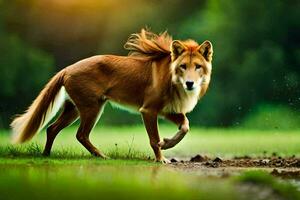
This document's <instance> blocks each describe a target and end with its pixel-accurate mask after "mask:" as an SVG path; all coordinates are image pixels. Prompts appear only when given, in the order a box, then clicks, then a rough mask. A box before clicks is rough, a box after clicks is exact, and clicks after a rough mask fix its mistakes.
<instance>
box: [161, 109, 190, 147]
mask: <svg viewBox="0 0 300 200" xmlns="http://www.w3.org/2000/svg"><path fill="white" fill-rule="evenodd" d="M165 118H166V119H168V120H170V121H172V122H174V123H175V124H177V125H178V126H179V131H178V132H177V133H176V134H175V135H174V136H173V137H172V138H164V140H163V141H161V142H160V143H159V146H160V147H161V149H169V148H172V147H174V146H175V145H176V144H178V143H179V142H180V141H181V140H182V139H183V138H184V136H185V135H186V133H187V132H188V131H189V129H190V127H189V120H188V118H187V117H186V116H185V114H182V113H172V114H167V115H165Z"/></svg>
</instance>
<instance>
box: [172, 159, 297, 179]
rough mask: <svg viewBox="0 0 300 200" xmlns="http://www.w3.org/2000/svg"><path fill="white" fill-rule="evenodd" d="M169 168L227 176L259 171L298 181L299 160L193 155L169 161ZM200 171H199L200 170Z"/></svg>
mask: <svg viewBox="0 0 300 200" xmlns="http://www.w3.org/2000/svg"><path fill="white" fill-rule="evenodd" d="M171 162H172V163H171V166H172V167H174V168H176V169H181V170H185V171H192V172H193V173H195V172H198V173H199V174H203V175H208V176H209V175H212V176H222V177H224V176H229V175H232V174H238V173H240V172H241V171H245V170H250V169H260V170H265V171H268V172H270V174H272V175H274V176H277V177H282V178H292V179H299V180H300V158H296V157H295V156H293V157H286V158H282V157H278V156H272V157H261V158H260V157H258V158H252V157H249V156H243V157H235V158H232V159H222V158H219V157H215V158H210V157H207V156H204V155H200V154H198V155H195V156H194V157H192V158H189V159H176V158H172V159H171ZM200 169H201V170H200Z"/></svg>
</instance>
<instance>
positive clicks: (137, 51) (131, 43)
mask: <svg viewBox="0 0 300 200" xmlns="http://www.w3.org/2000/svg"><path fill="white" fill-rule="evenodd" d="M171 43H172V37H171V36H170V35H169V34H168V33H167V31H165V32H163V33H160V34H158V35H157V34H155V33H152V32H150V31H148V30H146V29H142V30H141V32H140V33H134V34H131V35H130V37H129V38H128V40H127V42H126V43H125V45H124V48H125V49H127V50H129V53H128V56H138V57H147V58H149V59H151V60H155V59H159V58H163V57H166V56H169V55H170V53H171V52H170V46H171Z"/></svg>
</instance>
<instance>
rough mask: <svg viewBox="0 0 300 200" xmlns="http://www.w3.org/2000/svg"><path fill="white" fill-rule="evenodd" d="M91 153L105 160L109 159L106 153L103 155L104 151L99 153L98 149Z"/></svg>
mask: <svg viewBox="0 0 300 200" xmlns="http://www.w3.org/2000/svg"><path fill="white" fill-rule="evenodd" d="M93 155H94V156H96V157H99V158H102V159H105V160H107V159H110V157H108V156H107V155H105V154H104V153H101V152H99V151H96V152H94V153H93Z"/></svg>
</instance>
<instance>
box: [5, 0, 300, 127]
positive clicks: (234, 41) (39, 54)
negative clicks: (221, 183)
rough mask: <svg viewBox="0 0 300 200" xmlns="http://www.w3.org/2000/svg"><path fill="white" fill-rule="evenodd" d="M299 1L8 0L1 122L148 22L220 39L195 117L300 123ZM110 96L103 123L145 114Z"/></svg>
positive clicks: (221, 122) (222, 122) (180, 35)
mask: <svg viewBox="0 0 300 200" xmlns="http://www.w3.org/2000/svg"><path fill="white" fill-rule="evenodd" d="M299 10H300V1H297V0H286V1H282V0H262V1H246V0H226V1H225V0H224V1H218V0H203V1H202V0H190V1H185V0H151V1H149V0H84V1H82V0H63V1H62V0H47V1H40V0H0V85H1V89H0V128H8V125H9V122H10V121H11V119H12V116H13V115H14V114H16V113H21V112H23V111H24V110H25V109H26V107H27V106H28V105H29V104H30V103H31V102H32V100H33V99H34V98H35V97H36V96H37V94H38V93H39V91H40V90H41V89H42V87H43V86H44V84H45V83H46V82H47V81H48V80H49V78H50V77H51V76H53V75H54V74H55V72H57V71H59V70H60V69H62V68H64V67H66V66H68V65H70V64H72V63H74V62H76V61H78V60H80V59H83V58H86V57H89V56H93V55H95V54H120V55H126V54H127V52H126V51H125V50H124V49H123V44H124V43H125V42H126V40H127V38H128V36H129V34H131V33H134V32H139V30H140V29H141V28H142V27H145V26H148V27H151V30H152V31H154V32H158V33H159V32H162V31H164V30H168V32H169V33H170V34H171V35H173V38H176V39H187V38H192V39H195V40H197V41H198V42H199V43H200V42H202V41H203V40H206V39H208V40H210V41H211V42H212V43H213V45H214V60H213V75H212V81H211V85H210V89H209V91H208V93H207V95H206V96H205V97H204V98H203V100H201V101H200V103H199V104H198V106H197V107H196V109H195V110H194V111H193V112H192V113H191V114H189V118H190V121H191V123H192V124H193V126H197V125H198V126H205V127H211V126H214V127H220V126H221V127H228V126H232V127H246V128H261V129H295V128H299V127H300V115H299V114H300V45H299V44H300V20H299V19H300V12H299ZM124 112H125V111H120V110H115V109H112V108H111V106H110V105H107V107H106V110H105V113H104V116H103V119H102V120H101V123H104V124H109V125H123V124H135V123H139V122H141V119H140V116H139V115H132V114H127V113H126V115H125V113H124Z"/></svg>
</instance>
